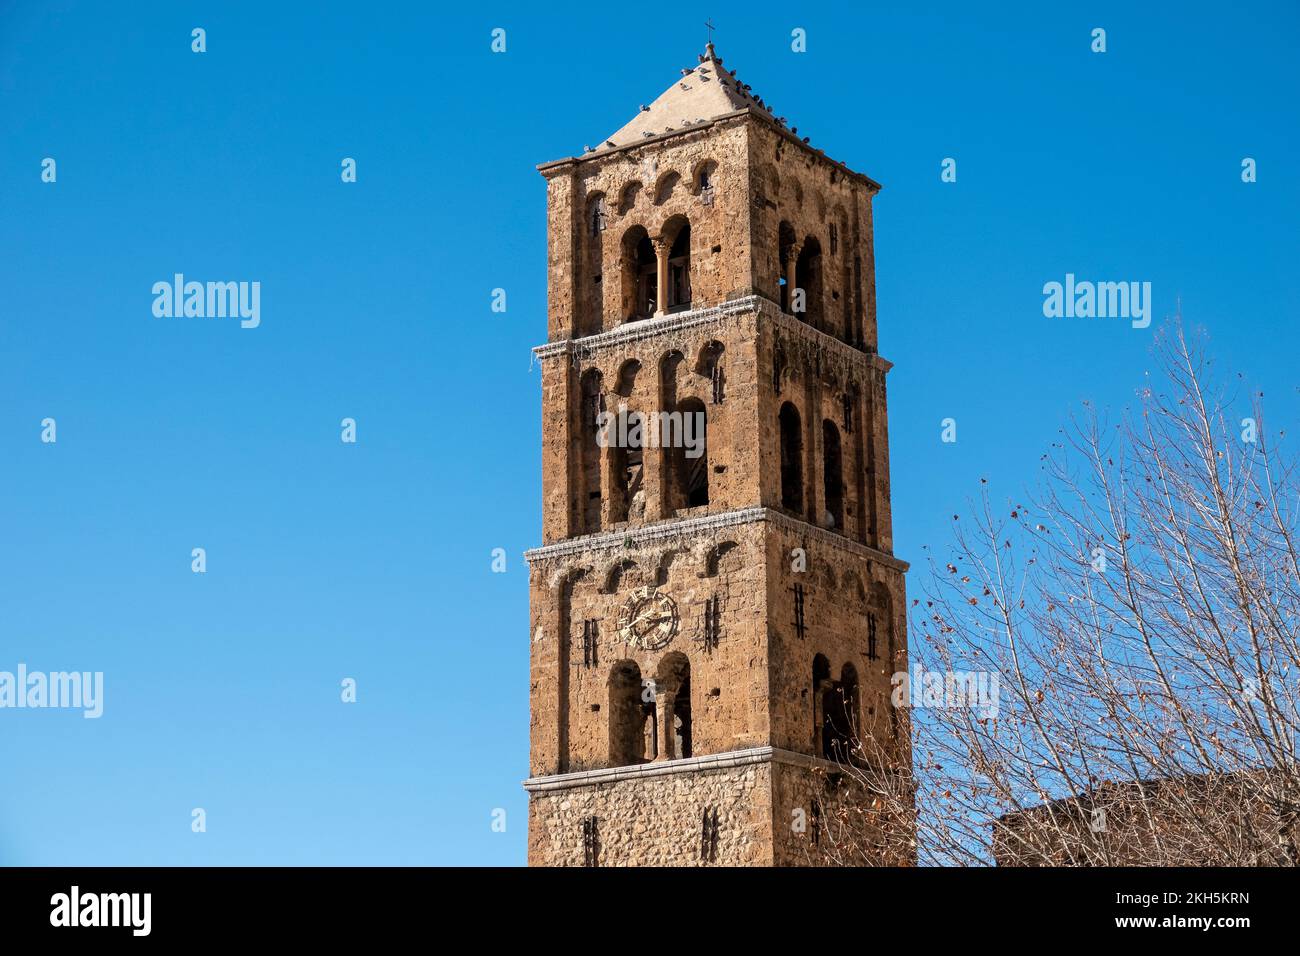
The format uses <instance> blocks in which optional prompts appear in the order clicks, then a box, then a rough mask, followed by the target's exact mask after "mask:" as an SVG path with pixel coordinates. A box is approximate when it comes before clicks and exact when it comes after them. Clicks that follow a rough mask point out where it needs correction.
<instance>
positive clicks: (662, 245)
mask: <svg viewBox="0 0 1300 956" xmlns="http://www.w3.org/2000/svg"><path fill="white" fill-rule="evenodd" d="M650 243H651V245H653V246H654V248H655V261H656V262H657V263H658V265H657V266H656V268H657V270H658V271H657V273H656V274H655V280H656V281H655V317H656V318H658V317H659V316H661V315H665V314H667V311H668V253H669V251H670V250H671V249H672V246H671V245H670V244H669V242H668V240H667V239H665V238H664V237H663V236H655V237H654V238H653V239H651V240H650Z"/></svg>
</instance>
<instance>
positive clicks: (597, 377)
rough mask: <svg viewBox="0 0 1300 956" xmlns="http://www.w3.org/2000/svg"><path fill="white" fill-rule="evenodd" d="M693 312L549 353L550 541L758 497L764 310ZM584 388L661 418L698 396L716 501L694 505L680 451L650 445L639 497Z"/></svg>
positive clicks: (610, 403)
mask: <svg viewBox="0 0 1300 956" xmlns="http://www.w3.org/2000/svg"><path fill="white" fill-rule="evenodd" d="M691 315H692V316H693V317H695V318H694V320H692V324H691V325H690V326H689V327H687V328H681V327H676V326H674V325H673V324H672V323H671V322H670V323H668V324H666V325H663V326H655V327H652V328H649V329H644V330H642V331H641V332H638V334H637V335H635V336H629V337H627V338H621V339H620V338H619V337H617V336H616V337H613V339H612V340H611V339H608V338H605V337H602V339H600V340H593V339H586V340H583V342H582V343H581V344H580V346H578V347H576V348H574V349H561V350H558V351H556V352H553V353H550V354H547V355H544V356H543V357H542V358H541V360H540V361H541V364H542V443H543V451H542V489H543V491H542V496H543V518H542V527H543V540H544V541H545V542H546V543H548V544H549V543H552V542H554V541H557V540H560V539H563V538H568V537H572V536H574V535H579V534H594V533H597V532H601V531H611V530H625V529H627V528H635V527H638V526H641V525H644V524H647V523H650V522H654V521H661V520H664V519H666V518H685V517H695V516H699V515H702V514H710V513H716V512H721V511H727V510H731V509H734V508H740V507H746V506H748V505H751V504H754V503H756V502H757V501H758V499H759V492H758V488H759V466H758V445H757V443H756V442H755V441H754V438H753V424H752V423H753V422H754V421H755V420H756V419H757V417H758V405H759V400H760V399H759V396H760V392H761V383H760V382H759V380H758V372H757V367H756V364H755V363H756V350H755V342H756V341H757V338H758V333H757V323H758V317H757V313H756V311H754V310H753V309H741V308H739V307H735V308H733V309H730V310H716V311H715V312H714V313H709V314H698V315H697V314H696V313H691ZM714 361H716V363H717V364H718V365H719V366H720V369H721V373H720V374H721V379H722V386H721V387H722V391H721V394H720V395H719V396H717V397H718V398H720V399H721V400H720V401H718V400H715V395H714V391H713V384H712V379H711V372H710V362H714ZM584 394H595V395H596V396H597V398H598V405H597V409H603V410H604V411H605V412H607V413H608V414H610V415H619V414H622V413H624V412H626V413H628V414H630V413H639V414H641V415H651V416H653V415H656V414H657V413H658V412H661V411H669V412H671V411H680V410H681V406H682V405H683V403H689V402H691V401H692V400H693V401H695V402H698V403H699V406H698V408H699V409H700V410H702V411H703V412H704V415H705V420H706V435H707V456H708V466H707V477H708V498H709V500H708V504H707V505H701V506H696V507H694V508H688V507H686V506H685V502H684V500H683V492H682V490H681V488H680V483H681V482H680V479H679V477H678V475H677V474H676V473H675V471H674V464H675V463H677V462H678V459H677V458H676V456H675V455H674V454H673V451H672V450H670V449H665V448H650V447H647V448H644V449H643V450H642V454H643V459H644V460H643V465H642V479H641V488H640V493H639V495H637V496H636V497H635V498H632V499H631V500H629V498H628V496H627V495H626V494H625V492H624V491H623V489H622V487H621V485H620V482H619V480H618V476H617V475H616V473H615V472H616V470H617V464H616V459H617V453H618V449H616V448H613V447H603V448H602V447H600V442H599V441H598V433H597V428H596V422H595V415H594V414H593V413H594V411H596V410H597V409H593V408H592V407H590V405H589V404H588V403H587V402H584V401H583V400H582V396H583V395H584ZM610 437H611V438H612V437H613V436H612V434H611V435H610ZM607 445H608V442H607Z"/></svg>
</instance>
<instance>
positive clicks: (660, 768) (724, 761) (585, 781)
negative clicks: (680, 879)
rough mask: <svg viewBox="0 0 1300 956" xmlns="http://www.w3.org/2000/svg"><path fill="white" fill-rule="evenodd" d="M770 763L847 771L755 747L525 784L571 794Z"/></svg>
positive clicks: (818, 760) (561, 775)
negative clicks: (629, 782) (577, 789)
mask: <svg viewBox="0 0 1300 956" xmlns="http://www.w3.org/2000/svg"><path fill="white" fill-rule="evenodd" d="M767 763H781V764H788V765H790V766H795V767H807V768H821V769H823V770H828V771H832V772H834V771H843V770H844V769H845V768H844V767H841V766H840V765H839V764H837V763H835V762H834V761H831V760H822V759H821V758H820V757H810V756H808V755H807V754H800V753H795V752H794V751H791V750H782V749H781V748H780V747H752V748H750V749H748V750H733V751H730V752H729V753H721V754H709V755H707V756H704V757H683V758H681V759H679V760H663V761H659V762H657V763H646V764H633V765H631V766H627V767H607V768H605V769H602V770H580V771H577V772H575V773H559V774H552V775H550V776H545V777H530V778H529V779H527V780H525V781H524V789H525V790H527V791H528V792H529V793H538V792H545V791H550V790H571V789H573V788H574V787H592V786H597V785H599V784H604V783H617V782H619V781H621V780H644V779H646V778H647V777H663V776H668V775H671V774H677V773H698V772H700V771H707V770H730V769H732V768H737V767H749V766H754V765H756V764H767Z"/></svg>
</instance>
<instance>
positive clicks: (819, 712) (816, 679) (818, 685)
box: [812, 654, 831, 757]
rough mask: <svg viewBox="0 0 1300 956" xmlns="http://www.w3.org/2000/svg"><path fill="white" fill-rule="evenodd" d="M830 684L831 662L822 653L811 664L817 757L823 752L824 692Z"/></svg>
mask: <svg viewBox="0 0 1300 956" xmlns="http://www.w3.org/2000/svg"><path fill="white" fill-rule="evenodd" d="M830 685H831V662H830V661H828V660H827V659H826V657H825V655H823V654H818V655H817V656H816V657H814V658H813V665H812V704H813V727H812V731H813V733H812V736H813V753H814V754H816V755H817V756H818V757H821V756H823V755H824V754H825V750H826V746H825V736H826V735H825V729H826V693H827V691H828V690H830Z"/></svg>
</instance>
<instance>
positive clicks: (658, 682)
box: [655, 651, 692, 760]
mask: <svg viewBox="0 0 1300 956" xmlns="http://www.w3.org/2000/svg"><path fill="white" fill-rule="evenodd" d="M655 688H656V696H657V697H659V698H661V699H662V700H663V708H664V713H663V723H664V742H663V746H661V747H660V748H659V752H660V753H662V754H664V756H666V757H667V758H668V759H669V760H675V759H677V758H679V757H689V756H691V754H692V751H691V662H690V661H689V660H688V659H687V657H686V655H685V654H682V653H680V652H679V651H673V652H672V653H671V654H668V655H666V656H665V657H664V659H663V661H662V662H661V663H660V664H659V671H658V673H657V675H656V677H655Z"/></svg>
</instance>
